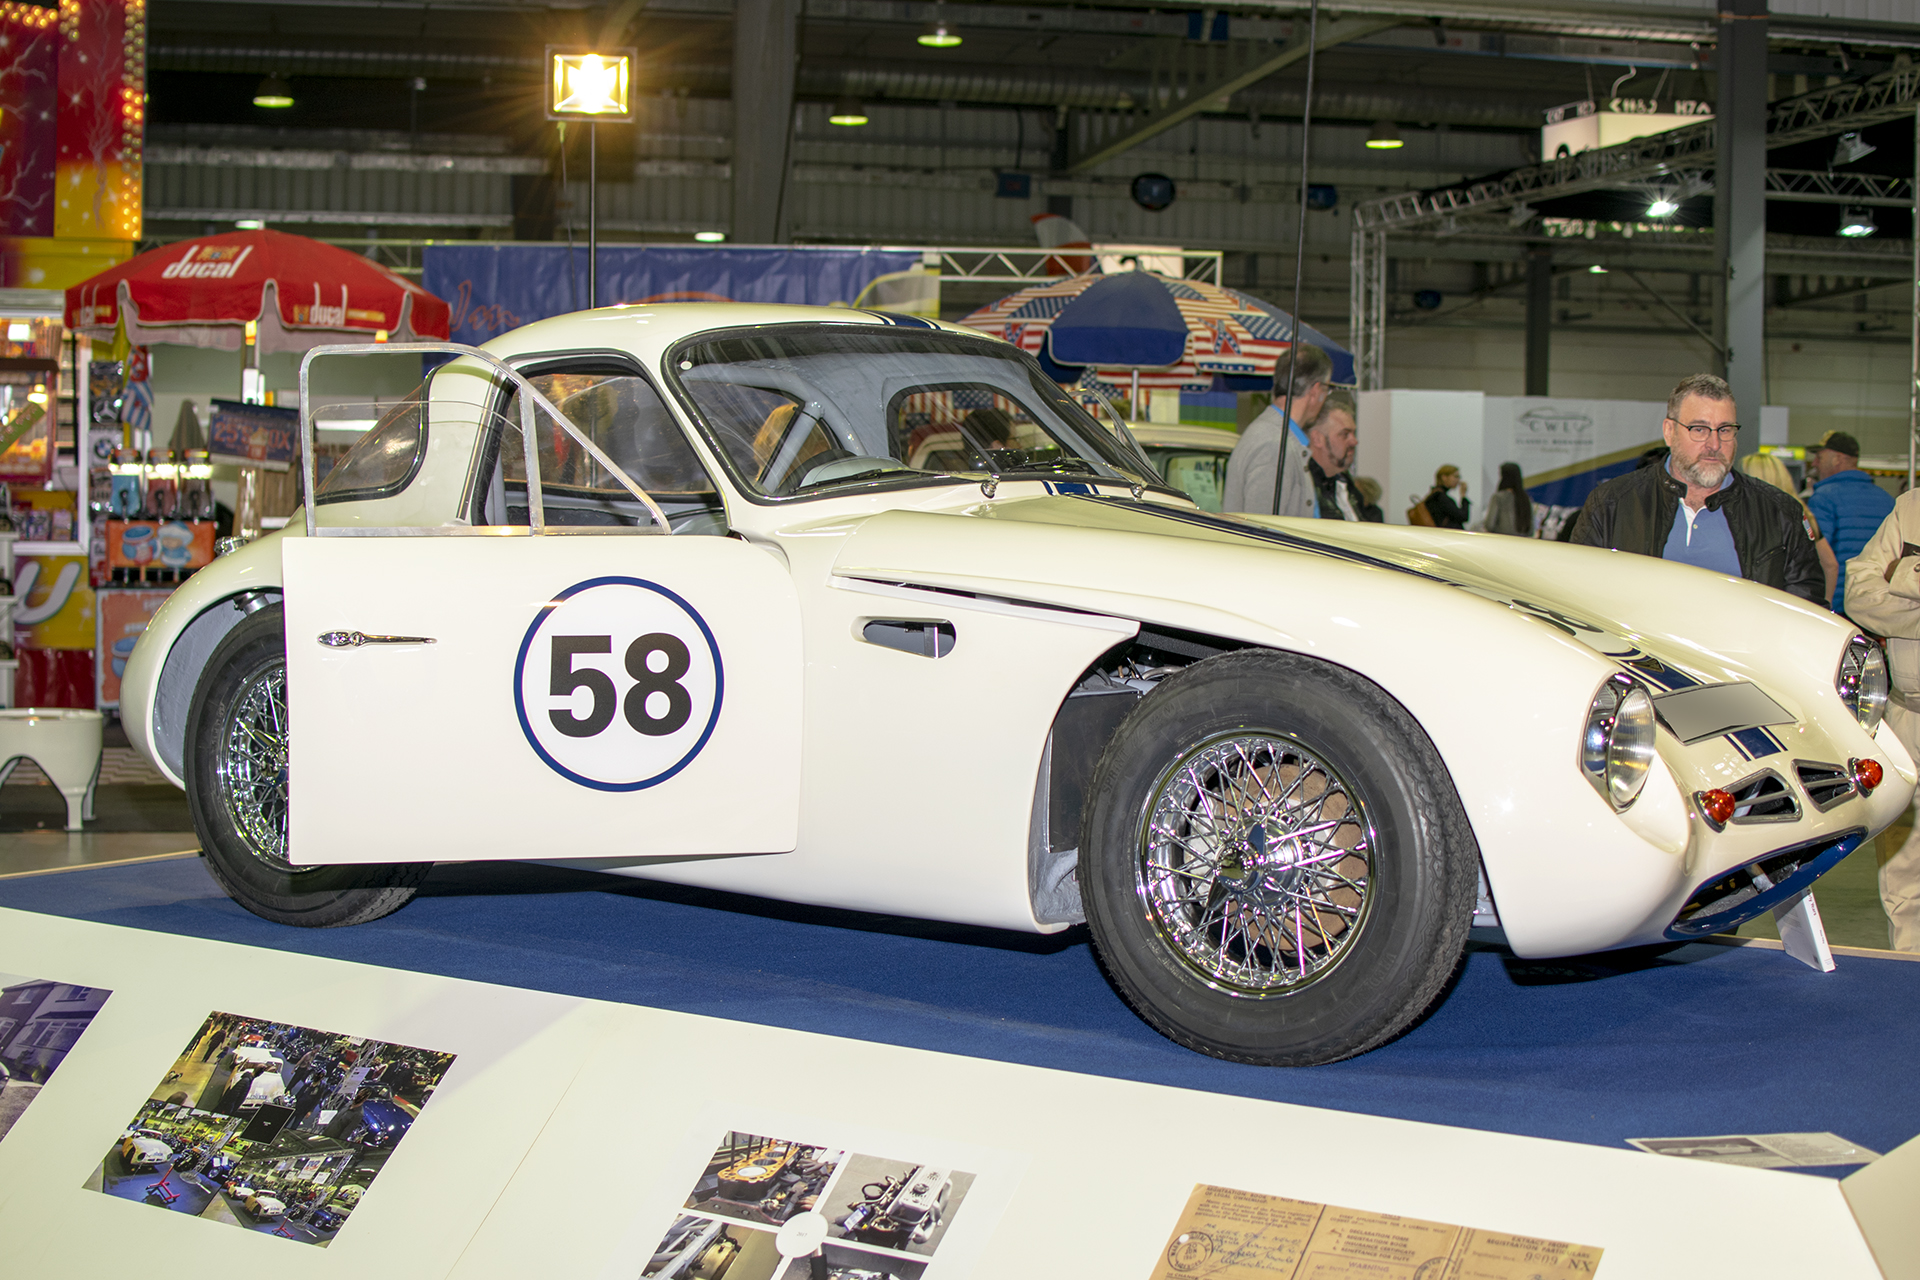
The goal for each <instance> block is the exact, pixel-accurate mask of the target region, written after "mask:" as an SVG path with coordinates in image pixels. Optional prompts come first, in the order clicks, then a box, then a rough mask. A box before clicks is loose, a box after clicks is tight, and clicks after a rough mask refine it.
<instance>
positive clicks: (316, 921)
mask: <svg viewBox="0 0 1920 1280" xmlns="http://www.w3.org/2000/svg"><path fill="white" fill-rule="evenodd" d="M286 688H287V641H286V628H285V625H284V623H283V621H282V615H281V608H280V606H279V605H271V606H269V607H267V608H264V609H261V610H258V611H257V612H255V613H252V614H249V615H248V616H247V617H246V618H245V619H244V620H243V621H242V622H241V623H240V625H239V626H237V627H235V628H234V629H233V630H232V631H230V632H228V633H227V637H226V639H224V640H222V641H221V642H220V646H219V648H217V649H215V650H214V652H213V657H212V658H211V659H209V660H208V662H207V667H206V670H205V671H203V672H202V673H201V675H200V683H199V685H198V687H196V688H195V689H194V692H193V707H192V710H191V711H190V712H189V714H188V718H187V739H186V760H185V775H186V782H187V805H188V808H189V809H190V810H191V811H192V813H193V826H194V830H195V831H197V832H198V833H199V835H200V848H201V850H202V851H203V852H204V853H205V854H206V858H207V870H208V871H209V872H210V873H212V875H213V878H214V879H215V880H216V881H218V882H219V884H220V887H221V888H222V889H225V890H226V891H227V895H228V896H229V897H231V898H232V899H233V900H234V901H235V902H237V903H239V904H240V905H241V906H243V907H245V908H246V909H247V910H249V911H251V912H253V914H255V915H257V916H261V917H264V918H265V919H268V920H272V921H275V922H277V923H279V924H297V925H303V926H305V927H307V928H312V929H321V928H330V927H332V926H335V925H347V924H362V923H365V922H366V921H368V920H377V919H379V918H380V917H381V916H384V915H386V914H388V913H389V912H392V911H397V910H399V908H401V907H402V906H404V905H406V903H407V901H408V900H409V899H410V898H412V897H413V895H414V893H415V891H416V890H417V889H418V887H419V885H420V882H421V881H422V880H424V879H426V877H427V872H429V871H431V870H432V869H433V864H432V863H430V862H410V863H396V864H386V865H381V864H375V865H358V864H356V865H353V866H340V867H295V866H294V865H292V864H291V863H289V862H288V861H287V860H286V840H287V826H286V822H287V769H286V748H287V742H286V732H285V725H286ZM249 725H252V726H254V731H253V732H251V733H249V734H247V735H246V736H245V737H242V736H241V731H242V730H243V729H245V728H246V727H247V726H249ZM276 761H277V766H278V767H277V768H275V767H274V766H275V763H276Z"/></svg>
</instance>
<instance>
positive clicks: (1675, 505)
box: [1571, 464, 1826, 604]
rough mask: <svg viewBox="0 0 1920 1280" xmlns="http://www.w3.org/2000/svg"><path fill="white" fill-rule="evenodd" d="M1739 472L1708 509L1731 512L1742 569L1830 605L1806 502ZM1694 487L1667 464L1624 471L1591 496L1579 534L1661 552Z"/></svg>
mask: <svg viewBox="0 0 1920 1280" xmlns="http://www.w3.org/2000/svg"><path fill="white" fill-rule="evenodd" d="M1732 474H1733V483H1732V484H1730V485H1728V486H1727V487H1726V488H1724V489H1722V490H1720V491H1719V492H1718V493H1716V494H1714V495H1713V496H1712V497H1710V498H1708V499H1707V509H1708V510H1709V511H1719V512H1722V513H1723V514H1725V516H1726V517H1727V527H1728V529H1730V530H1731V531H1732V533H1733V547H1734V551H1735V552H1736V553H1737V554H1738V555H1739V557H1740V576H1741V577H1743V578H1749V579H1752V580H1753V581H1754V582H1758V583H1761V584H1763V585H1765V586H1769V587H1774V588H1777V589H1779V590H1781V591H1790V592H1792V593H1793V594H1794V595H1796V596H1799V597H1801V598H1802V599H1805V600H1811V601H1813V602H1814V603H1815V604H1825V603H1826V601H1825V600H1824V599H1822V597H1821V588H1822V587H1824V586H1825V585H1826V578H1825V576H1824V575H1823V574H1822V573H1821V571H1820V560H1819V558H1818V557H1817V556H1816V555H1815V554H1814V550H1813V542H1812V540H1811V539H1809V538H1808V537H1807V525H1806V515H1805V513H1804V512H1803V511H1801V509H1800V504H1799V503H1798V502H1796V501H1795V500H1794V499H1793V498H1792V497H1791V496H1790V495H1788V494H1786V493H1783V492H1781V491H1780V490H1779V489H1776V488H1774V487H1773V486H1772V485H1770V484H1762V483H1761V482H1760V481H1758V480H1752V479H1749V478H1748V477H1747V476H1745V475H1743V474H1742V473H1740V472H1738V471H1735V472H1733V473H1732ZM1686 492H1687V487H1686V485H1684V484H1682V483H1681V482H1680V481H1678V480H1675V479H1674V478H1673V477H1672V476H1671V475H1669V474H1668V473H1667V469H1666V467H1665V466H1664V465H1660V464H1656V465H1654V466H1650V467H1642V468H1640V470H1638V471H1635V472H1632V473H1631V474H1628V475H1624V476H1619V477H1616V478H1615V479H1612V480H1609V481H1607V482H1606V483H1605V484H1603V485H1601V486H1600V487H1599V488H1598V489H1595V490H1594V491H1593V493H1592V494H1591V495H1590V496H1589V497H1588V498H1587V503H1586V505H1585V506H1584V507H1582V508H1580V516H1579V519H1578V520H1577V521H1576V523H1575V524H1574V528H1573V538H1572V539H1571V540H1572V541H1574V542H1577V543H1580V544H1582V545H1583V546H1589V547H1612V548H1614V549H1615V550H1617V551H1634V552H1638V553H1639V554H1641V555H1643V556H1655V557H1658V556H1659V554H1660V553H1661V551H1663V550H1664V549H1665V548H1666V545H1667V536H1668V535H1669V534H1670V533H1672V532H1673V518H1674V516H1675V515H1677V514H1678V513H1679V510H1680V500H1681V498H1683V497H1684V496H1685V495H1686Z"/></svg>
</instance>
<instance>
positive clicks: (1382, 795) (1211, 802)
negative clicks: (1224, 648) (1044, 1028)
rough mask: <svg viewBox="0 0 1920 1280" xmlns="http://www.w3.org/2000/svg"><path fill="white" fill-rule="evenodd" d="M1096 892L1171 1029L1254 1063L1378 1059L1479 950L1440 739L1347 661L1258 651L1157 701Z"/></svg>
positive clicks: (1137, 745) (1144, 1000) (1126, 759)
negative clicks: (1470, 935)
mask: <svg viewBox="0 0 1920 1280" xmlns="http://www.w3.org/2000/svg"><path fill="white" fill-rule="evenodd" d="M1085 830H1086V832H1087V836H1086V839H1085V841H1084V842H1083V844H1082V846H1081V850H1080V863H1079V876H1080V887H1081V897H1082V900H1083V902H1084V904H1085V910H1086V914H1087V923H1088V925H1089V926H1090V927H1091V929H1092V931H1093V940H1094V944H1095V947H1096V949H1097V950H1098V952H1099V954H1100V958H1101V960H1102V962H1103V963H1104V964H1105V966H1106V968H1107V972H1108V974H1109V975H1110V976H1111V977H1112V979H1113V981H1114V984H1115V986H1117V987H1118V988H1119V990H1120V992H1121V994H1123V995H1124V996H1125V997H1126V998H1127V1000H1128V1001H1129V1002H1130V1003H1131V1004H1132V1005H1133V1006H1134V1008H1135V1009H1136V1010H1138V1011H1139V1013H1140V1014H1141V1015H1142V1016H1143V1017H1144V1018H1145V1019H1146V1020H1147V1021H1148V1022H1149V1023H1151V1024H1152V1025H1153V1026H1154V1027H1155V1028H1156V1029H1158V1030H1159V1031H1160V1032H1161V1033H1162V1034H1164V1035H1166V1036H1168V1037H1169V1038H1170V1039H1173V1040H1175V1041H1177V1042H1179V1043H1180V1044H1183V1045H1186V1046H1187V1047H1189V1048H1192V1049H1197V1050H1199V1051H1200V1052H1202V1053H1208V1054H1212V1055H1213V1056H1215V1057H1219V1058H1228V1059H1231V1060H1233V1061H1237V1062H1251V1063H1259V1064H1263V1065H1271V1066H1308V1065H1311V1064H1314V1063H1321V1062H1333V1061H1337V1060H1339V1059H1341V1058H1346V1057H1351V1056H1353V1055H1354V1054H1358V1053H1364V1052H1366V1051H1367V1050H1369V1049H1372V1048H1375V1047H1376V1046H1378V1045H1380V1044H1383V1043H1385V1042H1386V1041H1387V1040H1389V1039H1391V1038H1392V1037H1393V1036H1395V1035H1398V1034H1399V1033H1400V1032H1401V1031H1403V1030H1405V1029H1406V1028H1407V1027H1408V1026H1410V1025H1411V1024H1412V1023H1413V1022H1414V1021H1415V1020H1416V1019H1418V1018H1419V1017H1420V1016H1421V1015H1422V1014H1423V1013H1424V1012H1425V1011H1426V1009H1427V1007H1428V1006H1429V1005H1430V1004H1432V1003H1433V1001H1434V999H1435V998H1436V997H1437V996H1438V995H1439V993H1440V991H1441V990H1442V988H1444V987H1445V985H1446V983H1447V980H1448V979H1449V978H1450V977H1451V975H1452V973H1453V971H1454V969H1455V967H1456V966H1457V965H1458V964H1459V961H1460V957H1461V955H1462V954H1463V953H1464V951H1465V948H1466V940H1467V930H1468V929H1469V928H1470V927H1471V925H1472V919H1473V903H1474V890H1475V887H1476V883H1477V879H1478V875H1477V873H1478V865H1479V862H1478V850H1477V846H1476V845H1475V842H1474V839H1473V834H1472V831H1471V829H1470V828H1469V826H1468V824H1467V820H1466V815H1465V813H1464V812H1463V811H1462V809H1461V806H1460V800H1459V796H1458V795H1457V794H1456V793H1455V791H1454V788H1453V783H1452V780H1451V779H1450V777H1449V776H1448V774H1447V771H1446V767H1445V765H1444V764H1442V762H1441V760H1440V757H1439V754H1438V753H1437V752H1436V751H1435V750H1434V748H1433V744H1432V743H1431V742H1430V741H1429V740H1428V738H1427V736H1426V734H1425V733H1424V732H1422V731H1421V729H1420V726H1419V725H1418V724H1417V723H1415V722H1414V720H1413V718H1412V717H1411V716H1409V715H1408V714H1407V712H1406V710H1405V709H1404V708H1402V707H1401V706H1400V704H1399V703H1398V702H1396V701H1394V699H1392V698H1391V697H1389V696H1388V695H1387V694H1386V693H1385V692H1384V691H1383V690H1382V689H1380V688H1379V687H1378V686H1377V685H1375V684H1373V683H1372V682H1370V681H1368V680H1365V679H1363V678H1361V677H1360V676H1358V675H1356V674H1355V673H1353V672H1351V671H1348V670H1347V669H1345V668H1343V667H1336V666H1332V665H1330V664H1328V663H1324V662H1318V661H1314V660H1312V659H1309V658H1303V657H1300V656H1299V655H1296V654H1287V653H1275V652H1269V651H1265V650H1246V651H1242V652H1238V653H1231V654H1225V655H1222V656H1220V657H1217V658H1211V659H1208V660H1207V661H1204V662H1200V663H1196V664H1194V665H1193V666H1192V667H1190V668H1188V669H1187V670H1186V671H1183V672H1181V673H1180V674H1179V675H1177V676H1173V677H1170V678H1169V679H1168V680H1167V681H1166V682H1165V683H1164V685H1163V686H1162V687H1161V688H1160V689H1158V690H1156V691H1155V692H1154V693H1153V694H1151V695H1150V696H1148V697H1147V698H1145V699H1144V700H1143V701H1142V702H1141V703H1140V705H1139V706H1138V707H1136V708H1135V709H1134V711H1133V713H1132V714H1131V715H1129V716H1128V717H1127V719H1126V720H1125V721H1124V722H1123V723H1122V724H1121V726H1120V729H1119V730H1118V732H1116V733H1115V735H1114V738H1113V741H1112V742H1111V743H1110V744H1109V745H1108V747H1107V750H1106V751H1105V753H1104V754H1103V755H1102V756H1101V759H1100V764H1099V766H1098V768H1097V769H1096V771H1095V774H1094V780H1093V785H1092V787H1091V789H1090V791H1089V794H1088V798H1087V820H1086V824H1085Z"/></svg>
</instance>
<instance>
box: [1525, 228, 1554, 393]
mask: <svg viewBox="0 0 1920 1280" xmlns="http://www.w3.org/2000/svg"><path fill="white" fill-rule="evenodd" d="M1552 358H1553V250H1551V249H1549V248H1547V247H1546V246H1545V245H1534V246H1532V247H1530V248H1528V250H1527V384H1526V385H1527V391H1526V394H1528V395H1530V396H1548V395H1552V394H1553V392H1551V391H1549V390H1548V389H1547V384H1548V382H1549V380H1550V379H1551V377H1552Z"/></svg>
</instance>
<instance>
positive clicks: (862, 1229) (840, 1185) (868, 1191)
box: [825, 1155, 973, 1256]
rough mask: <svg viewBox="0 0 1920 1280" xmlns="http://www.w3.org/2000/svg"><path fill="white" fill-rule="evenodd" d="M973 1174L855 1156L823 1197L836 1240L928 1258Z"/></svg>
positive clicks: (965, 1191)
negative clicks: (831, 1188)
mask: <svg viewBox="0 0 1920 1280" xmlns="http://www.w3.org/2000/svg"><path fill="white" fill-rule="evenodd" d="M972 1185H973V1175H972V1174H971V1173H964V1172H961V1171H960V1170H957V1169H943V1168H941V1167H939V1166H938V1165H932V1164H915V1163H914V1162H913V1161H911V1160H889V1159H885V1158H884V1157H880V1156H868V1155H855V1156H853V1157H851V1158H850V1159H848V1161H847V1165H846V1168H845V1169H844V1170H843V1171H842V1172H841V1176H840V1178H839V1180H838V1181H837V1182H836V1183H835V1184H834V1187H833V1190H832V1192H831V1193H830V1194H829V1195H828V1197H827V1205H826V1208H825V1213H826V1215H827V1219H828V1222H829V1226H828V1234H829V1235H830V1236H831V1237H833V1238H834V1239H836V1240H847V1241H851V1242H853V1243H856V1244H865V1245H875V1246H878V1247H880V1248H883V1249H893V1250H898V1251H901V1252H904V1253H910V1254H919V1255H921V1256H926V1255H929V1254H932V1253H933V1252H934V1250H936V1249H938V1248H939V1247H940V1240H941V1237H943V1236H945V1235H946V1233H947V1225H948V1224H949V1223H950V1222H952V1220H953V1217H954V1214H956V1213H957V1212H958V1211H959V1209H960V1203H961V1201H963V1200H965V1199H966V1198H967V1189H968V1188H969V1187H971V1186H972Z"/></svg>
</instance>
